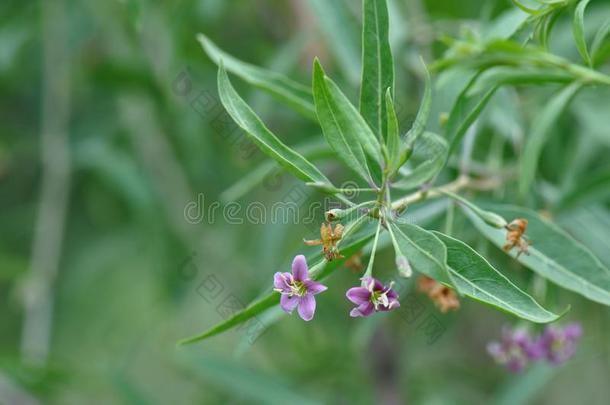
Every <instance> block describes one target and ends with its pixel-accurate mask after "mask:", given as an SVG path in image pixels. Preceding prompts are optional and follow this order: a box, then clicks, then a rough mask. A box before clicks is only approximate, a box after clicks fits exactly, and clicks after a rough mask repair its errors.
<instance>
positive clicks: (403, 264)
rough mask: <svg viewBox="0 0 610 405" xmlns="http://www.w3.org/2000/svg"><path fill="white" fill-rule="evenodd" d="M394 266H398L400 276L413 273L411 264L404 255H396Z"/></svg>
mask: <svg viewBox="0 0 610 405" xmlns="http://www.w3.org/2000/svg"><path fill="white" fill-rule="evenodd" d="M396 267H397V268H398V274H400V275H401V277H411V275H412V274H413V270H411V264H410V263H409V260H408V259H407V258H406V257H405V256H402V255H396Z"/></svg>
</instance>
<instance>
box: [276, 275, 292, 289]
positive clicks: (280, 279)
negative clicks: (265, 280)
mask: <svg viewBox="0 0 610 405" xmlns="http://www.w3.org/2000/svg"><path fill="white" fill-rule="evenodd" d="M291 276H292V275H291V274H290V273H280V272H279V271H278V272H277V273H275V274H274V275H273V286H274V287H275V288H277V289H278V290H282V291H285V290H290V286H289V285H288V283H289V282H290V278H291Z"/></svg>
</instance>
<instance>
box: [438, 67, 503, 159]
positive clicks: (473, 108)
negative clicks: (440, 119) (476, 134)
mask: <svg viewBox="0 0 610 405" xmlns="http://www.w3.org/2000/svg"><path fill="white" fill-rule="evenodd" d="M480 74H481V73H478V74H477V75H475V76H474V77H473V78H472V79H471V80H470V82H469V83H468V84H467V85H466V87H464V89H463V90H462V91H461V93H460V94H459V95H458V97H457V100H456V101H455V103H454V104H453V107H452V108H451V112H450V113H449V119H448V120H447V125H446V128H445V133H446V134H447V135H446V136H445V138H446V139H448V140H449V142H450V146H449V152H448V153H449V154H451V153H452V152H453V151H454V150H455V149H456V148H457V146H458V145H459V144H460V142H461V141H462V138H463V137H464V135H465V134H466V131H467V130H468V128H470V126H471V125H472V124H473V123H474V122H475V120H476V119H477V118H478V117H479V115H480V114H481V112H483V109H484V108H485V106H486V105H487V103H488V102H489V100H490V99H491V96H493V95H494V93H495V92H496V90H497V89H498V87H499V85H498V84H494V85H493V86H491V87H490V88H488V89H486V90H485V93H484V94H483V95H482V96H481V95H479V94H476V95H471V94H469V90H470V88H471V87H473V86H474V85H475V83H476V81H477V79H478V78H479V76H480Z"/></svg>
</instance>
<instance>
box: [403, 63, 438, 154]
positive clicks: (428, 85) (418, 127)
mask: <svg viewBox="0 0 610 405" xmlns="http://www.w3.org/2000/svg"><path fill="white" fill-rule="evenodd" d="M422 65H423V66H424V72H425V78H426V80H425V84H424V96H423V97H422V100H421V104H420V106H419V111H418V112H417V116H416V117H415V121H413V125H411V129H409V131H408V132H407V135H406V141H405V142H406V146H407V148H409V149H410V148H412V147H413V145H415V143H416V141H417V139H418V138H419V137H420V135H421V134H423V133H424V130H425V129H426V125H427V124H428V117H429V116H430V107H431V105H432V79H431V78H430V72H429V71H428V68H427V67H426V64H425V63H424V62H423V60H422Z"/></svg>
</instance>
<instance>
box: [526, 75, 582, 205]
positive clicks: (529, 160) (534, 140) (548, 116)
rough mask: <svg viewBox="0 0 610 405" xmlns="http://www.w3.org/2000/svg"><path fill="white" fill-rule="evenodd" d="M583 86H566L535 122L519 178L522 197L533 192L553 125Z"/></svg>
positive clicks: (578, 83) (577, 83) (577, 84)
mask: <svg viewBox="0 0 610 405" xmlns="http://www.w3.org/2000/svg"><path fill="white" fill-rule="evenodd" d="M582 86H583V84H582V83H581V82H574V83H572V84H570V85H569V86H566V87H565V88H564V89H563V90H561V91H560V92H559V94H557V95H555V96H554V97H552V98H551V100H550V101H549V103H548V104H547V105H546V106H545V107H544V109H543V110H542V112H540V114H539V115H538V116H537V117H536V119H535V121H534V122H533V124H532V128H531V131H530V134H529V137H528V138H527V141H526V143H525V147H524V149H523V155H522V156H521V167H520V169H521V170H520V172H521V173H520V174H521V175H520V176H519V193H520V195H521V196H525V195H527V194H528V193H529V192H530V190H531V185H532V183H533V181H534V178H535V176H536V169H537V168H538V161H539V159H540V153H541V152H542V148H543V147H544V145H545V143H546V141H547V139H548V137H549V135H550V133H551V130H552V129H553V125H554V124H555V122H556V121H557V120H558V118H559V117H560V116H561V114H562V113H563V111H564V110H565V109H566V107H567V106H568V104H569V103H570V101H571V100H572V98H574V96H575V95H576V93H577V92H578V90H580V89H581V88H582Z"/></svg>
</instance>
